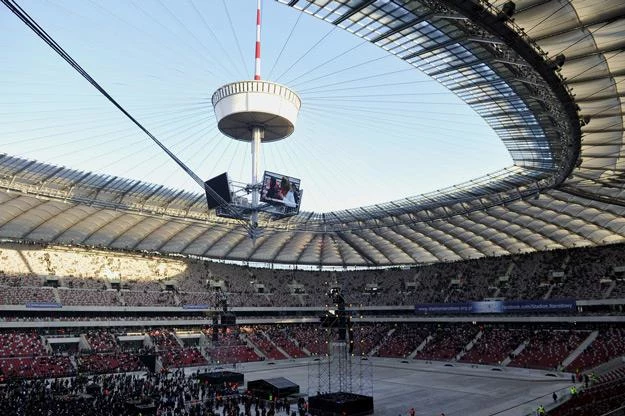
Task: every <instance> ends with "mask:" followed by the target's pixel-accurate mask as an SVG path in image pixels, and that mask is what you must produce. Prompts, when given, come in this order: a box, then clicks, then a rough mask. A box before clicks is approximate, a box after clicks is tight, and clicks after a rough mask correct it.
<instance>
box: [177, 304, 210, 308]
mask: <svg viewBox="0 0 625 416" xmlns="http://www.w3.org/2000/svg"><path fill="white" fill-rule="evenodd" d="M208 308H209V306H208V304H207V303H201V304H198V305H182V309H208Z"/></svg>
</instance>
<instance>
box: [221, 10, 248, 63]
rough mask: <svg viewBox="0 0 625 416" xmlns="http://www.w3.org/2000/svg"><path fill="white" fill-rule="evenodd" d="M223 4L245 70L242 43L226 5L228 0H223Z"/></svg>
mask: <svg viewBox="0 0 625 416" xmlns="http://www.w3.org/2000/svg"><path fill="white" fill-rule="evenodd" d="M221 3H222V4H223V6H224V9H225V10H226V16H227V17H228V24H230V31H231V32H232V36H233V37H234V40H235V41H236V44H237V50H238V51H239V58H241V63H242V64H243V68H245V59H244V58H243V51H242V50H241V42H239V37H238V36H237V31H236V30H234V24H233V23H232V18H231V17H230V11H229V10H228V5H227V4H226V0H221Z"/></svg>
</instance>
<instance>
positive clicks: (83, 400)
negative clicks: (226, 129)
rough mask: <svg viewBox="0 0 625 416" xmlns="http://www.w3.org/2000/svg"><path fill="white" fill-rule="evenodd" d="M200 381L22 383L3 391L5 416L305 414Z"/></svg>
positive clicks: (125, 378) (102, 378)
mask: <svg viewBox="0 0 625 416" xmlns="http://www.w3.org/2000/svg"><path fill="white" fill-rule="evenodd" d="M197 376H198V374H196V373H192V374H185V373H184V372H182V371H176V372H164V373H146V374H144V373H135V374H117V375H99V376H90V377H86V376H78V377H69V378H65V379H57V380H33V381H25V380H17V381H14V382H10V383H7V384H4V385H0V408H2V412H3V414H7V415H16V416H20V415H41V416H74V415H90V416H135V415H139V414H158V415H162V416H216V415H223V416H235V415H236V416H239V415H241V414H243V415H248V416H252V415H254V416H261V415H265V416H272V415H291V414H292V412H295V411H297V412H298V413H297V414H303V412H300V411H299V410H298V405H297V404H294V405H291V404H290V403H288V402H287V401H286V400H283V399H279V400H273V401H265V400H260V399H258V398H255V397H252V396H250V395H247V394H241V393H240V392H239V390H238V386H237V385H234V384H227V385H218V386H215V385H211V384H206V383H203V382H202V381H201V380H200V379H199V378H198V377H197ZM300 407H302V406H300Z"/></svg>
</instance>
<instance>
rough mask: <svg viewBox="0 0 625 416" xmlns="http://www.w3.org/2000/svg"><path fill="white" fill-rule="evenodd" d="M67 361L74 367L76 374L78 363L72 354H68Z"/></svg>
mask: <svg viewBox="0 0 625 416" xmlns="http://www.w3.org/2000/svg"><path fill="white" fill-rule="evenodd" d="M69 362H70V363H71V364H72V367H74V370H76V374H78V363H77V362H76V357H75V356H74V354H70V355H69Z"/></svg>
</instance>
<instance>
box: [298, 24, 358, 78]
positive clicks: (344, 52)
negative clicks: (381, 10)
mask: <svg viewBox="0 0 625 416" xmlns="http://www.w3.org/2000/svg"><path fill="white" fill-rule="evenodd" d="M335 27H336V26H335ZM321 40H323V39H321ZM367 43H368V42H367V41H366V40H363V41H362V42H360V43H359V44H357V45H355V46H352V47H351V48H349V49H348V50H346V51H343V52H341V53H339V54H338V55H335V56H334V57H332V58H330V59H328V60H326V61H324V62H322V63H320V64H319V65H317V66H315V67H313V68H310V69H309V70H308V71H306V72H304V73H302V74H300V75H298V76H296V77H295V78H291V79H290V80H289V81H287V84H292V83H294V82H295V81H297V80H298V79H300V78H302V77H304V76H306V75H308V74H310V73H312V72H314V71H316V70H318V69H319V68H323V67H324V66H325V65H327V64H329V63H331V62H334V61H336V60H337V59H339V58H341V57H343V56H345V55H347V54H348V53H350V52H351V51H353V50H355V49H358V48H359V47H361V46H362V45H365V44H367Z"/></svg>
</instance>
